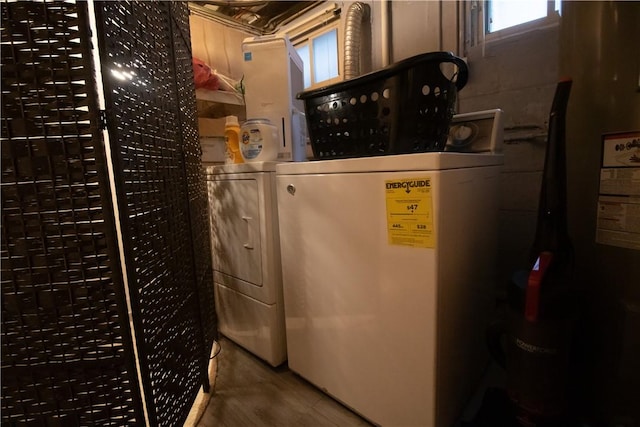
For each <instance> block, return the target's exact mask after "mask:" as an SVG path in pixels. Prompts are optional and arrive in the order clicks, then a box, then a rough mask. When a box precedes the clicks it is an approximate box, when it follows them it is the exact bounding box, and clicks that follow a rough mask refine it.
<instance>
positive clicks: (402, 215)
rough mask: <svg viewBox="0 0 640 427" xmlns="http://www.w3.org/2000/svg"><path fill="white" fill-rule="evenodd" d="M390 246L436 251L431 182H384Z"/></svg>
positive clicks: (403, 180) (420, 180) (406, 180)
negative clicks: (432, 249) (434, 249)
mask: <svg viewBox="0 0 640 427" xmlns="http://www.w3.org/2000/svg"><path fill="white" fill-rule="evenodd" d="M385 195H386V205H387V233H388V236H389V244H390V245H402V246H411V247H416V248H433V247H435V230H434V229H433V206H432V201H431V178H430V177H420V178H407V179H397V180H395V179H394V180H389V181H385Z"/></svg>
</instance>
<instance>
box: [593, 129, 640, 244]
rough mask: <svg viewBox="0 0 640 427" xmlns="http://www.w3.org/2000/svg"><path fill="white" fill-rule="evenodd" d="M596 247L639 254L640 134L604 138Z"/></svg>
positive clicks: (632, 133) (608, 135) (618, 134)
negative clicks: (624, 249) (614, 248)
mask: <svg viewBox="0 0 640 427" xmlns="http://www.w3.org/2000/svg"><path fill="white" fill-rule="evenodd" d="M596 243H600V244H603V245H610V246H618V247H622V248H628V249H635V250H640V132H625V133H615V134H607V135H604V136H603V137H602V168H601V169H600V194H599V195H598V220H597V229H596Z"/></svg>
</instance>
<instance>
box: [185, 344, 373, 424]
mask: <svg viewBox="0 0 640 427" xmlns="http://www.w3.org/2000/svg"><path fill="white" fill-rule="evenodd" d="M220 344H221V346H222V351H221V352H220V353H219V354H218V356H217V357H218V366H217V377H216V381H215V387H214V390H213V393H212V395H211V400H210V401H209V404H208V405H207V408H206V409H205V412H204V414H203V415H202V418H200V421H199V422H198V424H197V425H198V427H244V426H247V427H249V426H250V427H256V426H259V427H271V426H274V427H275V426H277V427H287V426H292V427H293V426H295V427H304V426H309V427H351V426H359V427H365V426H371V425H372V424H370V423H368V422H367V421H365V420H364V419H362V418H361V417H359V416H358V415H356V414H354V413H353V412H351V411H350V410H348V409H347V408H346V407H344V406H342V405H341V404H340V403H338V402H336V401H335V400H333V399H332V398H330V397H328V396H327V395H325V394H324V393H322V392H321V391H319V390H318V389H316V388H315V387H314V386H312V385H311V384H310V383H308V382H307V381H305V380H304V379H302V378H301V377H299V376H297V375H296V374H294V373H293V372H291V371H290V370H289V369H288V367H287V365H286V363H285V364H284V365H282V366H280V367H278V368H272V367H271V366H269V365H268V364H267V363H265V362H263V361H262V360H260V359H258V358H256V357H255V356H253V355H252V354H250V353H249V352H247V351H246V350H244V349H242V348H241V347H239V346H237V345H235V344H234V343H233V342H232V341H230V340H228V339H226V338H224V337H221V340H220Z"/></svg>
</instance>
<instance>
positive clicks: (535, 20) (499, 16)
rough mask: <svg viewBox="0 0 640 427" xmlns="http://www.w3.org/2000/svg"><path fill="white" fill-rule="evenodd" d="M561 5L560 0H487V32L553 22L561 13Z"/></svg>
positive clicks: (520, 29)
mask: <svg viewBox="0 0 640 427" xmlns="http://www.w3.org/2000/svg"><path fill="white" fill-rule="evenodd" d="M560 6H561V4H560V0H555V1H547V0H521V1H513V0H487V1H485V13H484V19H485V22H484V31H485V34H492V33H496V32H498V31H502V30H506V29H512V30H515V31H516V32H522V31H527V30H528V29H530V28H532V27H533V26H536V27H537V26H540V25H546V24H550V23H553V22H554V21H555V20H557V17H558V16H559V14H560ZM524 24H527V26H524ZM514 27H515V28H514Z"/></svg>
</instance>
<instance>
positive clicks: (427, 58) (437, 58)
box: [297, 52, 469, 99]
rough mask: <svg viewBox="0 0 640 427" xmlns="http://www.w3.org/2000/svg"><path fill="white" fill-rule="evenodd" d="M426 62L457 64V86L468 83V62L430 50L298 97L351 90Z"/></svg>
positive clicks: (305, 92) (303, 97)
mask: <svg viewBox="0 0 640 427" xmlns="http://www.w3.org/2000/svg"><path fill="white" fill-rule="evenodd" d="M425 62H433V63H437V64H438V65H440V64H442V63H445V62H449V63H452V64H455V65H456V66H457V67H458V72H457V73H456V74H454V77H455V78H456V81H455V85H456V88H457V89H458V90H460V89H462V88H463V87H464V86H465V85H466V84H467V80H468V78H469V68H468V67H467V63H466V62H464V61H463V60H462V58H459V57H457V56H455V55H454V54H453V53H451V52H428V53H423V54H420V55H416V56H412V57H411V58H407V59H403V60H402V61H399V62H396V63H394V64H391V65H389V66H387V67H385V68H382V69H381V70H378V71H373V72H371V73H367V74H363V75H362V76H359V77H355V78H353V79H350V80H345V81H342V82H339V83H335V84H332V85H330V86H325V87H321V88H319V89H312V90H308V91H304V92H300V93H298V94H297V98H298V99H307V98H315V97H318V96H326V95H331V94H333V93H336V92H341V91H344V90H349V89H351V88H353V87H356V86H358V85H360V84H367V83H369V82H371V81H374V80H378V79H381V78H387V77H389V76H392V75H394V74H397V73H399V72H401V71H404V70H405V69H407V68H412V67H415V66H416V65H418V64H422V63H425Z"/></svg>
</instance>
